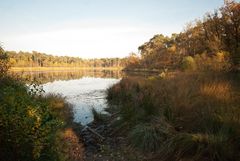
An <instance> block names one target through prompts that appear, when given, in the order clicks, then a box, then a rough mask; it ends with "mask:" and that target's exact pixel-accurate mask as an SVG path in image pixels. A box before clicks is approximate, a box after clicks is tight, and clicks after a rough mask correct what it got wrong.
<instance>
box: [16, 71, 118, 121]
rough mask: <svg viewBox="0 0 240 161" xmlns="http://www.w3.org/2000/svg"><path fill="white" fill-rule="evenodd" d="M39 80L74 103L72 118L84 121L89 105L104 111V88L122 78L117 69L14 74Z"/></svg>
mask: <svg viewBox="0 0 240 161" xmlns="http://www.w3.org/2000/svg"><path fill="white" fill-rule="evenodd" d="M16 74H17V75H21V77H23V78H27V79H28V80H37V81H38V82H41V83H42V86H43V89H44V91H45V92H46V93H55V94H61V95H62V96H64V97H66V100H67V101H68V102H70V103H71V104H72V105H73V110H74V121H76V122H81V123H82V124H84V125H85V124H87V123H89V122H91V121H92V120H93V116H92V113H91V110H92V108H95V109H96V110H97V111H99V112H104V108H106V106H107V104H106V99H105V97H106V93H105V91H106V89H107V88H108V87H109V86H111V85H113V84H115V83H117V82H118V81H119V80H120V78H121V72H120V71H86V70H85V71H59V72H57V71H54V72H24V73H16Z"/></svg>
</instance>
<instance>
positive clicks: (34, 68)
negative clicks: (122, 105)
mask: <svg viewBox="0 0 240 161" xmlns="http://www.w3.org/2000/svg"><path fill="white" fill-rule="evenodd" d="M122 69H123V68H122V67H11V68H10V71H13V72H22V71H25V72H31V71H69V70H70V71H73V70H122Z"/></svg>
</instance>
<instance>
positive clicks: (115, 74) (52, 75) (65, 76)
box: [13, 70, 122, 84]
mask: <svg viewBox="0 0 240 161" xmlns="http://www.w3.org/2000/svg"><path fill="white" fill-rule="evenodd" d="M13 73H14V74H16V75H17V76H21V77H22V78H24V79H26V80H27V81H29V82H30V81H34V80H35V81H37V82H38V83H41V84H43V83H48V82H53V81H56V80H73V79H81V78H83V77H94V78H116V79H119V78H121V77H122V72H121V71H120V70H101V71H100V70H72V71H34V72H13Z"/></svg>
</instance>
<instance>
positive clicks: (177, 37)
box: [127, 1, 240, 70]
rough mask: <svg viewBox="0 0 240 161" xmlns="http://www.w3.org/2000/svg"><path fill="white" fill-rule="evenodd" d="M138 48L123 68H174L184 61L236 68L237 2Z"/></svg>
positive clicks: (239, 42) (239, 63)
mask: <svg viewBox="0 0 240 161" xmlns="http://www.w3.org/2000/svg"><path fill="white" fill-rule="evenodd" d="M138 49H139V53H140V54H135V53H132V54H131V55H130V56H129V57H128V61H127V69H133V68H150V69H176V68H179V67H181V65H182V63H183V62H184V60H187V61H190V63H195V64H199V65H200V66H201V65H205V66H209V64H215V63H219V64H224V62H223V60H226V61H227V62H228V65H229V66H230V68H231V69H232V70H236V69H240V3H238V2H234V1H232V2H229V3H226V4H225V5H224V6H222V7H221V8H219V9H217V10H215V11H214V12H213V13H207V14H205V16H204V18H202V19H198V20H196V21H194V22H192V23H189V24H188V25H187V26H186V28H185V29H184V31H183V32H181V33H179V34H176V33H174V34H172V35H171V36H170V37H169V36H164V35H162V34H159V35H155V36H154V37H153V38H151V39H150V40H149V41H148V42H146V43H144V44H143V45H141V46H140V47H139V48H138ZM204 62H205V63H207V65H206V64H203V63H204ZM202 67H203V66H202Z"/></svg>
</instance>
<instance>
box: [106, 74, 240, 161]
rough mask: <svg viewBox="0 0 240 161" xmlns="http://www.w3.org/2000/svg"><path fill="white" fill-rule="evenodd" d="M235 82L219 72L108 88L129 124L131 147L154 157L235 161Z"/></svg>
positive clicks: (238, 121)
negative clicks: (149, 153)
mask: <svg viewBox="0 0 240 161" xmlns="http://www.w3.org/2000/svg"><path fill="white" fill-rule="evenodd" d="M237 82H239V79H238V77H237V75H234V76H233V75H232V76H231V77H230V76H229V75H228V74H226V73H219V72H216V73H212V72H198V73H196V72H187V73H177V74H176V75H175V76H174V77H165V78H161V79H160V78H156V79H139V78H134V77H133V78H131V77H129V78H126V79H123V80H122V81H120V82H119V83H118V84H116V85H114V86H113V87H111V88H109V89H108V100H109V102H112V103H115V104H118V107H119V111H121V113H120V114H121V115H120V118H121V119H120V120H119V122H120V124H121V123H122V124H125V126H126V125H127V126H126V127H127V129H128V130H126V131H125V133H126V135H128V136H129V137H128V139H129V143H130V145H131V146H133V147H135V148H137V149H141V150H142V151H148V152H154V153H153V154H154V155H153V158H152V159H155V160H172V161H175V160H177V161H180V160H196V161H200V160H207V161H208V160H209V161H230V160H231V161H237V160H238V158H239V157H240V156H239V154H240V151H239V147H240V146H239V145H240V144H239V138H240V137H239V136H240V130H239V127H240V89H239V87H238V86H237V84H238V83H237ZM156 118H157V120H158V121H154V120H156ZM166 125H168V126H166ZM169 127H171V128H169ZM167 129H168V130H167ZM169 129H171V130H170V131H169ZM166 131H168V132H166Z"/></svg>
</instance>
